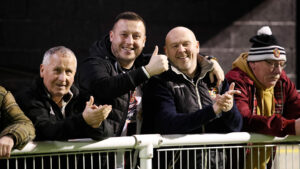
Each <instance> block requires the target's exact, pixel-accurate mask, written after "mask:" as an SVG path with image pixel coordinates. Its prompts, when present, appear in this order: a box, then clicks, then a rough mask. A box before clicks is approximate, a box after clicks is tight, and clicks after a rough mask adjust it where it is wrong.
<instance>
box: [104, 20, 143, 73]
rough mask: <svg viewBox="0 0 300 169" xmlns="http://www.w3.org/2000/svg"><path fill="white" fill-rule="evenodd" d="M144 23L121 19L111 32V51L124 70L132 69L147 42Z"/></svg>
mask: <svg viewBox="0 0 300 169" xmlns="http://www.w3.org/2000/svg"><path fill="white" fill-rule="evenodd" d="M145 32H146V30H145V26H144V23H143V22H142V21H135V20H125V19H120V20H119V21H118V22H117V23H116V24H115V25H114V27H113V30H111V31H110V34H109V35H110V41H111V51H112V53H113V55H114V56H115V57H116V58H117V60H118V62H119V63H120V64H121V66H122V67H123V68H127V69H129V68H131V67H132V65H133V63H134V61H135V59H136V58H137V57H138V56H139V55H140V54H141V52H142V50H143V48H144V46H145V41H146V35H145Z"/></svg>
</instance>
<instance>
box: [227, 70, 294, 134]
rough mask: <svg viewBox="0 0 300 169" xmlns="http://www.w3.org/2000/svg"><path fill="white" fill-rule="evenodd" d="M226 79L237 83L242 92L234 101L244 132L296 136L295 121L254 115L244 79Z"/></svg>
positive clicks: (248, 90)
mask: <svg viewBox="0 0 300 169" xmlns="http://www.w3.org/2000/svg"><path fill="white" fill-rule="evenodd" d="M226 78H227V79H228V81H229V82H235V89H236V90H240V91H241V95H235V97H234V99H235V102H236V105H237V107H238V109H239V111H240V113H241V114H242V116H243V130H244V131H247V132H255V133H261V134H268V135H273V136H279V137H282V136H285V135H288V134H295V120H293V119H292V120H289V119H286V118H285V117H283V116H282V115H281V114H273V115H272V116H269V117H266V116H260V115H255V114H252V106H253V104H252V103H251V100H250V98H252V97H251V95H252V93H251V89H250V86H249V85H247V84H246V83H244V82H243V81H242V80H241V79H242V78H240V79H239V80H234V79H233V78H231V77H230V76H226Z"/></svg>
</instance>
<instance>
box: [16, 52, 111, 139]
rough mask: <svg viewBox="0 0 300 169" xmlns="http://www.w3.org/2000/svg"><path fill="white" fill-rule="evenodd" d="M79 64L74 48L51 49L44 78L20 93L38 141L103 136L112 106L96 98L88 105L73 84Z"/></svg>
mask: <svg viewBox="0 0 300 169" xmlns="http://www.w3.org/2000/svg"><path fill="white" fill-rule="evenodd" d="M76 66H77V61H76V57H75V55H74V53H73V52H72V51H71V50H70V49H68V48H66V47H64V46H58V47H54V48H51V49H49V50H48V51H47V52H46V53H45V55H44V58H43V62H42V64H41V66H40V76H41V78H39V79H37V80H36V82H35V84H34V85H33V86H31V88H28V89H26V90H24V91H21V93H19V94H18V95H17V101H18V103H19V105H20V107H21V108H22V110H23V111H24V112H25V114H26V115H27V116H28V117H29V118H30V119H31V120H32V122H33V124H34V126H35V128H36V140H67V139H74V138H87V137H88V138H93V139H97V140H99V139H102V135H101V134H102V133H101V132H99V129H98V127H99V126H100V124H101V122H102V121H103V120H104V119H105V118H106V117H107V116H108V114H109V113H110V111H111V106H110V105H103V106H96V105H93V97H91V98H90V100H89V101H88V102H87V103H86V105H84V104H85V100H83V99H82V98H84V97H82V96H81V95H80V93H79V90H78V89H77V88H76V87H75V86H74V85H73V82H74V75H75V73H76ZM84 107H85V109H84ZM83 109H84V110H83Z"/></svg>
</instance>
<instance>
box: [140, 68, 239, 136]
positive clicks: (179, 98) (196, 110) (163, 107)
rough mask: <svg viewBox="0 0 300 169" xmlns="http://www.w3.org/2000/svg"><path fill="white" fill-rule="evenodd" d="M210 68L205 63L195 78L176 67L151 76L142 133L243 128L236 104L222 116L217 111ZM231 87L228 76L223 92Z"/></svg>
mask: <svg viewBox="0 0 300 169" xmlns="http://www.w3.org/2000/svg"><path fill="white" fill-rule="evenodd" d="M205 69H206V70H205ZM198 70H200V68H199V69H198ZM208 70H210V68H209V67H206V68H205V67H202V70H201V73H199V75H198V76H197V77H196V78H195V79H188V78H187V77H186V76H185V75H184V74H182V73H181V72H179V71H178V70H177V69H176V68H174V67H172V69H169V70H168V71H167V72H165V73H163V74H161V75H159V76H154V77H153V78H151V79H150V80H149V83H147V85H146V89H145V90H144V96H143V117H144V118H143V119H144V120H143V125H142V133H159V134H197V133H226V132H235V131H240V130H241V127H242V117H241V114H240V113H239V111H238V109H237V108H236V106H235V105H234V106H233V108H232V109H231V110H230V111H228V112H223V113H221V114H220V117H217V116H216V114H215V113H214V110H213V107H212V105H213V100H212V99H211V96H210V94H209V88H210V87H212V85H211V84H210V82H209V76H208V75H207V72H208ZM198 72H200V71H198ZM228 87H229V86H228V83H227V81H226V80H225V81H224V82H223V83H222V85H221V86H220V87H219V89H218V90H219V91H220V93H221V94H223V93H225V92H226V91H227V90H228Z"/></svg>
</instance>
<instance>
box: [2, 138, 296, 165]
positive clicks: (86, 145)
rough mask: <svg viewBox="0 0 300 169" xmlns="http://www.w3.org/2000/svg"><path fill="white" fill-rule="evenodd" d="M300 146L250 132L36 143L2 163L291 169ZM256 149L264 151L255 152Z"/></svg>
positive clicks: (289, 139)
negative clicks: (269, 164)
mask: <svg viewBox="0 0 300 169" xmlns="http://www.w3.org/2000/svg"><path fill="white" fill-rule="evenodd" d="M299 143H300V137H297V136H286V137H273V136H267V135H261V134H249V133H245V132H237V133H228V134H194V135H162V136H161V135H158V134H154V135H135V136H131V137H112V138H107V139H105V140H102V141H91V140H75V141H74V140H73V141H68V142H60V141H47V142H31V143H29V144H27V145H26V147H25V148H24V149H23V150H21V151H18V150H14V151H13V152H12V156H11V158H10V159H8V160H5V159H4V160H1V161H0V164H1V166H0V168H1V169H2V168H3V166H4V167H5V168H17V169H20V168H26V169H31V168H33V169H35V168H37V169H40V168H50V169H52V168H53V169H56V168H87V169H88V168H93V169H94V168H135V167H136V165H135V164H136V163H137V164H138V165H137V166H139V168H141V169H150V168H160V169H162V168H183V169H186V168H197V167H198V168H199V167H200V168H208V169H213V168H241V169H242V168H255V163H259V164H260V163H261V162H262V161H263V160H265V159H267V157H269V161H270V163H271V164H272V168H276V169H279V168H280V169H289V168H300V164H299V163H300V160H299V159H300V158H299V157H300V155H299V153H300V151H299ZM276 147H277V148H276ZM291 147H292V148H291ZM257 148H261V150H260V151H256V152H255V151H254V150H255V149H257ZM291 150H292V153H290V152H289V151H291ZM124 152H125V153H124ZM266 152H269V153H266ZM266 154H268V155H266ZM137 155H138V157H137ZM246 156H247V157H246ZM136 157H137V158H136ZM248 157H249V160H248ZM261 159H263V160H261ZM211 161H214V163H211ZM263 165H264V166H260V165H256V166H257V168H266V166H267V164H266V163H265V164H263Z"/></svg>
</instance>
